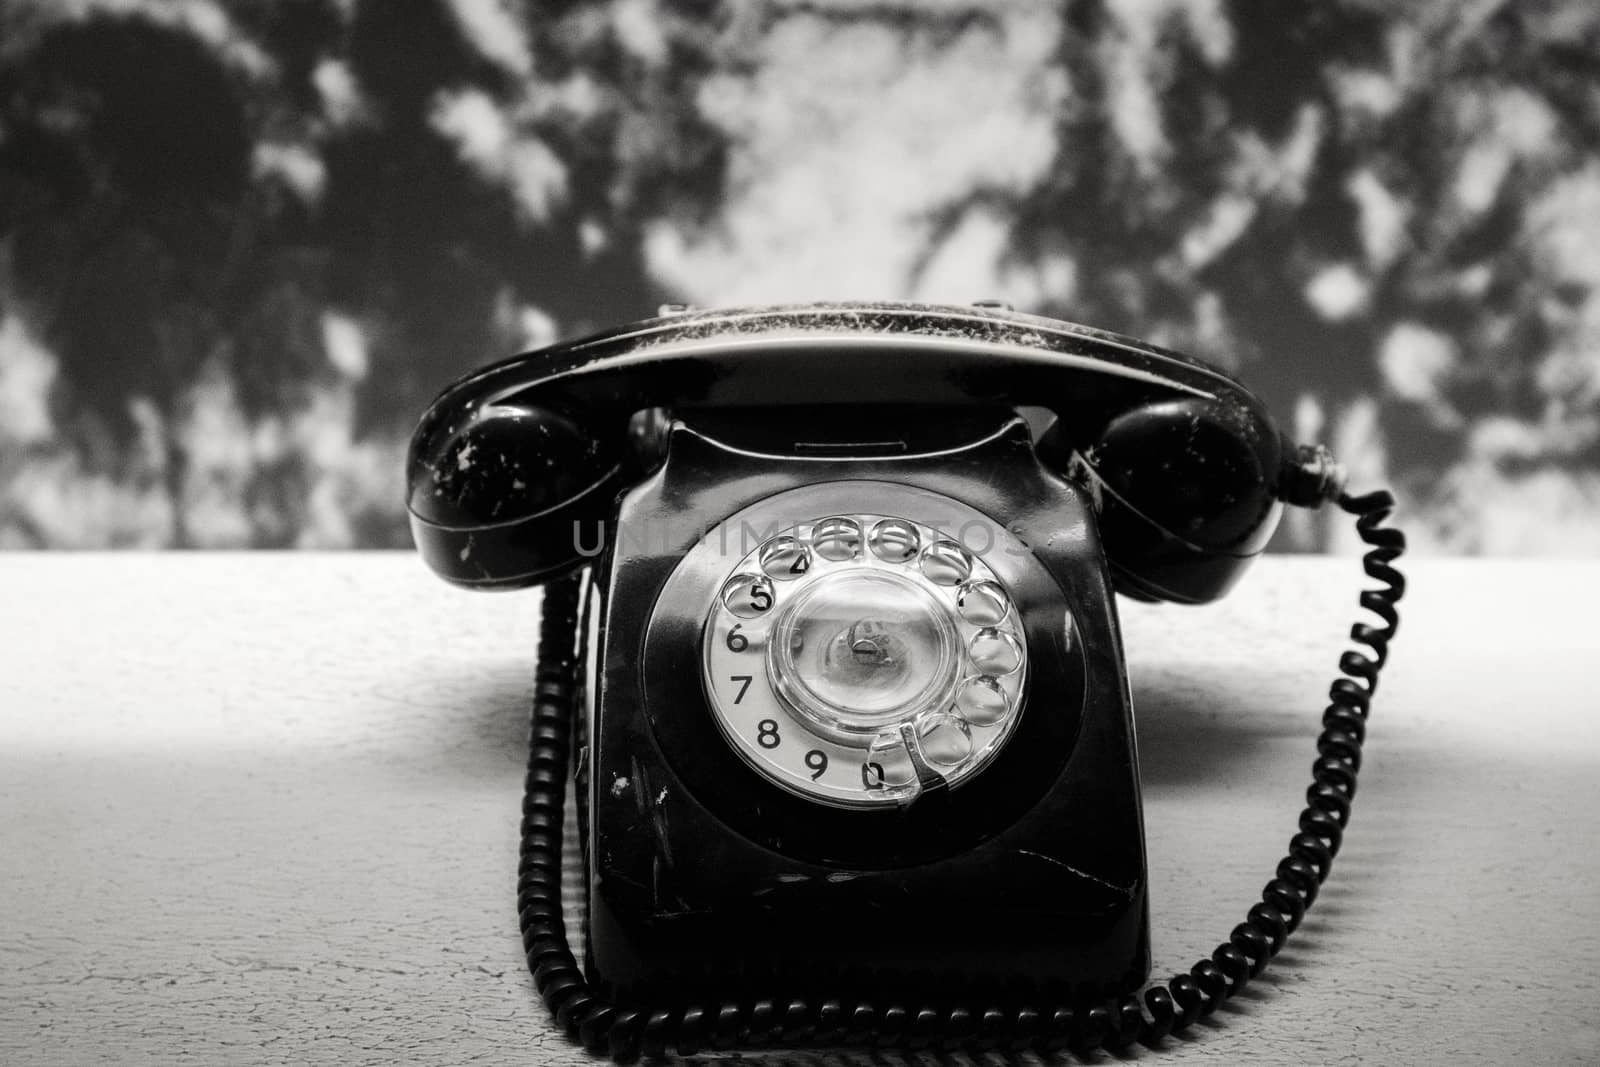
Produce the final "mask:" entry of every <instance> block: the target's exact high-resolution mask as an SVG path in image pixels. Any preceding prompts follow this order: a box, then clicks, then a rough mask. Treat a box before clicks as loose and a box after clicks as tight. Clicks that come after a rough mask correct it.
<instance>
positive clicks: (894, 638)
mask: <svg viewBox="0 0 1600 1067" xmlns="http://www.w3.org/2000/svg"><path fill="white" fill-rule="evenodd" d="M767 649H768V654H769V656H770V658H771V664H770V671H771V677H772V679H773V682H774V684H775V685H776V687H777V689H778V692H779V693H780V694H781V695H782V696H783V698H784V699H785V701H786V702H787V703H788V704H789V705H790V706H791V707H793V708H794V709H795V710H796V711H798V712H800V713H801V714H802V715H804V716H806V717H807V718H809V719H811V720H812V721H813V722H814V723H816V724H817V725H819V726H821V727H822V728H824V729H825V730H827V731H829V732H833V731H841V732H843V733H846V734H872V733H875V732H876V731H877V730H878V729H879V728H881V727H882V726H883V725H884V724H886V723H891V722H899V721H901V720H903V719H907V718H910V717H911V716H914V715H916V714H917V713H918V712H920V711H922V710H923V709H925V708H927V707H929V706H931V705H933V704H936V703H939V702H941V701H943V700H946V699H948V697H949V695H950V692H951V689H952V687H953V686H954V684H955V680H956V671H957V668H958V667H959V665H960V658H961V651H960V644H959V638H958V634H957V631H956V626H955V623H954V622H953V620H952V619H951V617H950V611H949V609H948V608H947V607H946V606H945V605H943V604H941V603H940V602H939V601H938V600H936V599H935V598H934V597H933V595H932V594H931V593H929V592H928V591H927V590H926V589H923V588H922V587H921V586H919V585H918V584H916V583H915V582H913V581H910V580H909V579H907V578H904V577H902V576H901V575H899V574H895V573H892V572H888V571H882V570H875V569H867V568H860V569H848V570H841V571H838V572H836V573H834V574H829V575H826V576H825V577H822V578H819V579H817V580H816V581H814V582H812V583H811V584H810V585H808V586H807V587H806V588H805V589H804V590H802V591H801V592H800V594H799V595H797V596H796V597H795V598H794V599H793V600H792V601H791V602H790V603H789V604H788V605H787V606H786V607H785V609H784V611H783V614H782V615H781V616H779V618H778V620H777V622H776V623H775V624H774V626H773V632H772V641H771V642H770V643H769V644H768V646H767Z"/></svg>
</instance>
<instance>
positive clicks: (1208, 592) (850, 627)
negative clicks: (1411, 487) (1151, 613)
mask: <svg viewBox="0 0 1600 1067" xmlns="http://www.w3.org/2000/svg"><path fill="white" fill-rule="evenodd" d="M1341 482H1342V476H1341V475H1340V473H1339V470H1338V468H1337V466H1336V465H1335V464H1334V463H1333V462H1332V460H1331V457H1329V456H1328V454H1327V452H1326V451H1325V450H1323V449H1320V448H1304V447H1302V448H1296V447H1294V446H1293V445H1291V444H1290V443H1289V442H1288V441H1287V440H1286V439H1285V438H1284V437H1283V436H1282V435H1281V434H1280V433H1279V432H1278V430H1277V429H1276V427H1275V426H1274V425H1273V422H1272V420H1271V418H1270V417H1269V416H1268V414H1267V412H1266V411H1265V410H1264V409H1263V407H1262V405H1261V403H1260V402H1259V401H1257V400H1256V399H1255V398H1254V397H1252V396H1251V395H1250V394H1249V393H1248V392H1246V391H1245V389H1244V388H1243V387H1241V386H1240V385H1239V384H1238V383H1237V382H1235V381H1234V380H1233V379H1232V378H1229V377H1228V376H1226V375H1224V374H1223V373H1221V372H1220V371H1218V370H1215V369H1213V368H1211V367H1209V366H1207V365H1206V364H1204V363H1201V362H1200V361H1198V360H1195V359H1190V358H1187V357H1185V356H1181V355H1178V354H1176V353H1173V352H1169V351H1165V350H1162V349H1159V348H1155V347H1152V346H1150V345H1146V344H1143V343H1140V342H1138V341H1134V340H1130V339H1128V338H1125V337H1119V336H1116V335H1114V334H1109V333H1105V332H1102V331H1099V330H1093V329H1088V328H1085V327H1082V326H1076V325H1072V324H1069V323H1065V322H1058V321H1054V320H1051V319H1045V318H1038V317H1034V316H1030V315H1021V314H1016V313H1013V312H1011V311H1010V310H1009V309H1006V308H1003V307H999V306H993V305H980V306H973V307H936V306H925V305H914V304H829V305H815V306H797V307H756V308H742V309H734V310H726V311H706V312H694V311H687V310H682V309H676V310H675V313H672V314H666V315H663V316H662V317H660V318H656V319H651V320H648V321H644V322H639V323H635V324H632V325H629V326H624V327H621V328H618V329H614V330H610V331H607V332H605V333H601V334H597V335H595V336H592V337H588V338H585V339H583V340H579V341H573V342H569V343H565V344H560V345H556V346H554V347H551V348H547V349H543V350H541V351H537V352H533V353H529V354H527V355H523V356H519V357H516V358H514V359H511V360H508V361H506V362H503V363H499V364H496V365H494V366H491V367H488V368H486V369H484V370H481V371H479V372H477V373H475V374H472V375H470V376H468V377H466V378H463V379H462V380H460V381H458V382H456V383H455V384H454V385H452V386H450V387H449V388H448V389H447V390H446V391H445V392H444V393H443V395H441V396H440V397H439V399H438V400H437V401H436V402H435V403H434V404H433V406H432V407H431V408H430V409H429V410H428V412H427V413H426V414H425V415H424V417H423V419H422V421H421V424H420V425H419V427H418V428H417V431H416V434H415V437H414V439H413V441H412V446H411V454H410V461H409V489H410V512H411V526H412V531H413V533H414V536H415V538H416V542H417V545H418V547H419V548H420V549H421V551H422V554H423V556H424V557H425V558H426V560H427V561H428V563H429V565H430V566H432V567H433V569H434V570H436V571H437V572H438V573H439V574H441V575H442V576H444V577H445V578H447V579H449V580H450V581H452V582H456V583H459V584H462V585H467V586H473V587H479V588H507V587H517V586H526V585H533V584H541V583H542V584H544V585H545V592H544V601H543V617H542V624H541V626H542V628H541V634H540V643H539V667H538V674H537V682H536V688H535V698H534V711H533V740H532V749H531V755H530V760H529V767H528V779H527V795H526V799H525V802H524V806H523V826H522V836H523V845H522V866H521V880H520V886H519V898H518V905H519V911H520V914H521V921H522V929H523V937H524V942H525V946H526V949H527V956H528V964H529V966H530V967H531V968H532V971H533V975H534V979H535V982H536V984H537V986H538V989H539V991H540V994H541V995H542V996H543V998H544V1000H545V1002H546V1003H547V1005H548V1006H549V1007H550V1009H551V1011H552V1012H553V1013H554V1016H555V1019H556V1021H557V1022H558V1023H559V1024H560V1025H561V1026H562V1027H564V1028H565V1029H566V1030H567V1031H568V1033H569V1034H571V1035H573V1036H575V1037H578V1038H580V1039H581V1040H582V1041H583V1043H584V1045H585V1046H587V1047H589V1048H590V1049H591V1050H594V1051H602V1052H609V1053H610V1054H611V1055H613V1056H615V1057H617V1058H618V1059H630V1058H634V1057H637V1056H640V1055H653V1054H660V1053H662V1052H665V1051H674V1050H675V1051H678V1052H680V1053H683V1054H689V1053H692V1052H694V1051H695V1050H697V1049H700V1048H706V1047H709V1048H734V1047H756V1046H764V1045H779V1046H813V1047H815V1046H829V1045H858V1046H859V1045H866V1046H873V1047H884V1046H899V1047H911V1048H921V1047H933V1048H996V1047H999V1048H1009V1049H1025V1048H1033V1049H1040V1050H1046V1049H1057V1048H1071V1049H1076V1050H1080V1051H1082V1050H1088V1049H1092V1048H1095V1047H1112V1048H1115V1047H1119V1046H1123V1045H1126V1044H1128V1043H1130V1042H1133V1041H1141V1042H1145V1043H1147V1044H1148V1043H1155V1042H1158V1041H1160V1039H1161V1038H1162V1037H1164V1036H1165V1035H1166V1034H1167V1033H1169V1032H1171V1031H1173V1030H1177V1029H1180V1028H1182V1027H1184V1026H1187V1025H1189V1024H1190V1023H1192V1022H1193V1021H1194V1020H1195V1019H1197V1018H1199V1017H1201V1016H1204V1015H1208V1014H1210V1013H1211V1012H1212V1011H1213V1010H1214V1009H1215V1008H1216V1007H1217V1005H1218V1004H1220V1003H1221V1002H1222V1001H1224V1000H1225V999H1227V998H1228V997H1229V996H1230V995H1232V994H1233V993H1235V992H1237V991H1238V990H1239V989H1240V987H1242V986H1243V985H1244V984H1245V983H1246V982H1248V981H1249V980H1250V978H1251V977H1253V976H1254V975H1256V974H1258V973H1260V971H1261V969H1262V968H1263V967H1265V966H1266V964H1267V962H1268V961H1269V960H1270V959H1271V958H1272V956H1273V955H1275V954H1276V953H1277V951H1278V950H1279V948H1281V947H1282V945H1283V942H1284V939H1285V938H1286V937H1287V936H1288V935H1289V933H1290V932H1292V931H1293V930H1294V929H1295V927H1296V926H1297V925H1298V924H1299V922H1300V919H1301V917H1302V915H1303V914H1304V912H1305V909H1306V908H1307V907H1309V906H1310V905H1311V903H1312V902H1313V901H1314V899H1315V898H1316V895H1317V889H1318V887H1319V886H1320V885H1321V884H1322V881H1323V879H1324V878H1326V877H1327V875H1328V871H1329V867H1330V865H1331V863H1332V861H1333V857H1334V855H1335V853H1336V852H1337V851H1338V848H1339V844H1340V840H1341V837H1342V834H1343V830H1344V827H1345V824H1346V821H1347V819H1348V817H1349V812H1350V801H1351V798H1352V796H1353V795H1354V792H1355V783H1356V773H1357V771H1358V770H1359V767H1360V759H1361V744H1362V741H1363V738H1364V736H1365V723H1366V717H1367V711H1368V706H1369V701H1370V699H1371V696H1372V693H1373V690H1374V688H1375V686H1376V682H1377V674H1378V670H1379V668H1380V667H1381V666H1382V664H1383V662H1384V658H1385V655H1386V652H1387V648H1388V643H1389V640H1390V638H1391V637H1392V636H1393V634H1394V630H1395V627H1396V624H1397V621H1398V616H1397V614H1396V611H1395V602H1396V601H1397V600H1399V598H1400V595H1401V592H1402V591H1403V588H1404V586H1403V582H1402V579H1401V576H1400V575H1399V573H1398V572H1397V571H1396V570H1395V568H1394V567H1393V566H1392V564H1393V562H1394V560H1395V559H1396V558H1397V557H1399V555H1400V554H1401V552H1402V551H1403V549H1404V540H1403V538H1402V537H1401V535H1400V534H1399V533H1398V532H1397V531H1395V530H1393V529H1390V528H1386V527H1384V526H1382V525H1381V523H1382V521H1383V519H1385V518H1386V517H1387V516H1388V514H1389V512H1390V511H1391V509H1392V507H1393V501H1392V499H1391V498H1390V497H1389V495H1388V494H1387V493H1374V494H1371V495H1368V496H1363V497H1352V496H1348V495H1345V494H1344V493H1343V490H1342V486H1341ZM1328 500H1334V501H1337V502H1338V503H1339V504H1340V505H1341V506H1342V507H1343V508H1344V509H1345V510H1347V511H1349V512H1351V513H1353V514H1354V515H1356V516H1357V526H1358V528H1359V530H1360V533H1361V536H1362V537H1363V539H1364V540H1365V541H1366V542H1367V544H1368V545H1369V546H1371V547H1370V551H1369V552H1368V553H1367V556H1366V572H1367V574H1368V575H1370V576H1371V577H1373V578H1375V579H1377V580H1378V581H1379V582H1380V583H1382V588H1381V589H1378V590H1369V591H1367V592H1364V593H1363V594H1362V595H1361V600H1360V603H1361V605H1362V607H1364V608H1365V609H1367V610H1369V611H1371V612H1372V613H1374V614H1375V615H1376V616H1377V618H1378V619H1379V620H1381V623H1380V624H1379V625H1377V626H1369V625H1365V624H1358V625H1356V626H1355V627H1354V629H1353V630H1352V638H1353V639H1354V640H1355V641H1356V642H1358V643H1359V644H1361V645H1363V646H1365V647H1366V649H1367V650H1369V652H1370V654H1368V653H1366V652H1357V651H1351V652H1347V653H1345V654H1344V656H1343V657H1342V659H1341V660H1340V669H1341V672H1342V677H1340V678H1339V679H1338V680H1337V681H1335V682H1334V684H1333V687H1332V689H1331V694H1330V696H1331V699H1330V703H1329V706H1328V708H1327V710H1326V712H1325V713H1324V715H1323V727H1324V728H1323V730H1322V733H1321V736H1320V737H1319V738H1318V742H1317V749H1318V758H1317V760H1316V762H1315V764H1314V765H1313V777H1314V781H1313V783H1312V785H1311V787H1310V789H1309V790H1308V792H1307V794H1306V807H1305V809H1304V810H1303V811H1302V812H1301V814H1300V819H1299V825H1298V829H1297V832H1296V833H1295V834H1294V836H1293V837H1292V838H1291V839H1290V841H1289V846H1288V852H1287V855H1286V856H1285V857H1284V859H1283V860H1282V862H1281V863H1279V865H1278V868H1277V871H1276V872H1275V874H1274V875H1273V877H1272V879H1271V880H1270V881H1269V882H1268V883H1267V885H1266V888H1265V889H1264V890H1263V891H1262V894H1261V899H1260V901H1259V902H1257V903H1256V904H1255V905H1254V906H1252V907H1251V908H1250V909H1249V912H1248V915H1247V917H1246V918H1245V921H1244V922H1243V923H1241V924H1240V925H1238V926H1237V927H1235V928H1234V930H1233V932H1232V933H1231V934H1230V935H1229V936H1228V939H1227V940H1226V941H1224V942H1223V943H1222V944H1221V945H1219V946H1218V948H1217V949H1216V951H1215V952H1214V953H1213V954H1212V955H1211V956H1210V957H1209V958H1206V959H1202V960H1200V961H1199V962H1198V963H1196V964H1195V965H1194V967H1193V968H1192V969H1191V970H1190V971H1188V972H1186V973H1183V974H1179V975H1178V976H1176V977H1175V978H1172V979H1171V980H1170V981H1168V982H1167V983H1166V984H1165V985H1156V986H1152V987H1151V988H1149V989H1148V990H1146V991H1145V992H1144V993H1143V996H1142V997H1141V996H1140V995H1139V990H1140V989H1141V988H1142V987H1144V986H1145V984H1146V979H1147V977H1148V974H1149V970H1150V947H1149V924H1148V907H1147V895H1146V888H1147V887H1146V869H1145V857H1144V828H1143V823H1142V815H1141V812H1140V801H1139V776H1138V769H1137V766H1136V765H1135V760H1134V741H1133V723H1132V715H1131V709H1130V703H1129V694H1128V683H1127V676H1126V671H1125V668H1124V664H1123V655H1122V648H1121V639H1120V636H1119V634H1118V629H1117V616H1116V610H1115V603H1114V598H1113V596H1112V593H1113V592H1114V591H1115V592H1121V593H1124V594H1126V595H1128V596H1132V597H1137V598H1140V599H1145V600H1170V601H1178V602H1181V603H1200V602H1203V601H1207V600H1211V599H1213V598H1215V597H1218V596H1220V595H1222V594H1223V593H1224V592H1226V591H1227V589H1228V588H1229V586H1230V585H1231V584H1232V583H1233V582H1234V581H1235V580H1236V579H1237V578H1238V576H1239V575H1240V573H1241V572H1242V571H1243V570H1244V568H1245V567H1246V566H1247V565H1248V564H1249V563H1250V561H1251V560H1252V559H1254V558H1255V557H1256V556H1257V555H1258V554H1260V553H1261V551H1262V550H1263V548H1264V547H1265V545H1266V543H1267V540H1268V538H1269V537H1270V536H1271V534H1272V532H1273V530H1274V528H1275V527H1276V525H1277V522H1278V519H1279V516H1280V514H1281V512H1282V508H1283V506H1284V505H1285V504H1293V505H1302V506H1310V507H1315V506H1318V505H1320V504H1321V503H1323V502H1324V501H1328ZM591 635H592V637H591ZM569 773H570V774H572V775H574V776H575V783H576V788H575V795H576V800H577V809H578V812H577V823H578V827H579V834H580V837H581V839H582V843H583V851H584V855H585V866H586V869H585V875H586V887H587V923H586V931H585V945H584V948H585V965H584V967H583V968H580V967H579V966H578V964H577V962H576V959H575V957H574V954H573V952H572V950H571V948H570V947H569V944H568V941H567V936H566V932H565V927H564V924H563V921H562V906H561V899H560V888H561V853H562V844H563V832H564V810H563V809H564V796H565V791H566V788H567V784H568V778H569Z"/></svg>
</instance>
